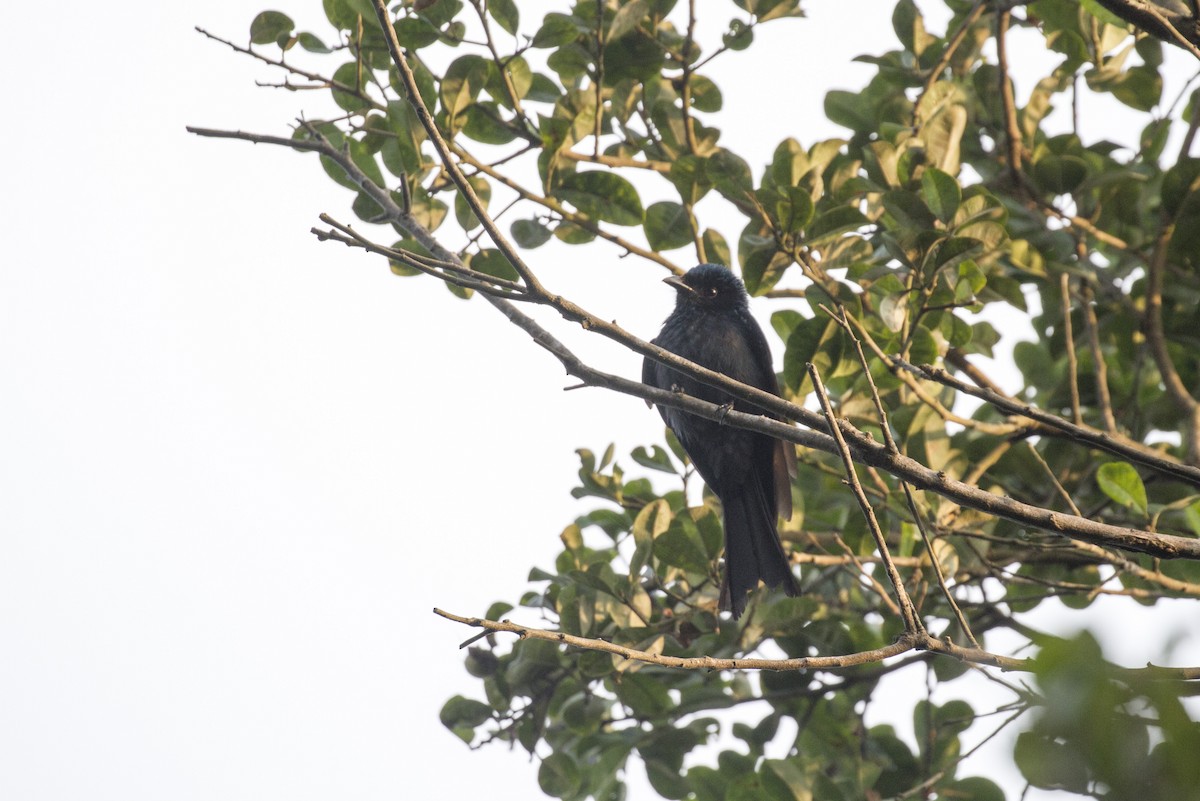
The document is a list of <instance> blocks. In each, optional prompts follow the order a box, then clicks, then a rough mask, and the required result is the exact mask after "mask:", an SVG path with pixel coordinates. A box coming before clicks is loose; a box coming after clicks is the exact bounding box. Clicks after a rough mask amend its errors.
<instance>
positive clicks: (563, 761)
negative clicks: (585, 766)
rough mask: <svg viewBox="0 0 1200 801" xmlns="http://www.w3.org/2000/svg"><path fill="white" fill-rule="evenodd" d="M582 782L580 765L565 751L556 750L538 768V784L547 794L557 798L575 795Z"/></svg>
mask: <svg viewBox="0 0 1200 801" xmlns="http://www.w3.org/2000/svg"><path fill="white" fill-rule="evenodd" d="M582 784H583V776H582V775H581V774H580V772H579V765H577V764H576V763H575V760H574V759H572V758H571V756H570V755H569V754H567V753H566V752H564V751H555V752H554V753H553V754H551V755H550V756H548V757H546V758H545V759H543V760H542V764H541V767H539V768H538V786H539V787H541V788H542V792H543V793H545V794H546V795H550V796H554V797H555V798H566V797H567V796H573V795H575V794H576V793H577V792H578V791H579V788H580V786H581V785H582Z"/></svg>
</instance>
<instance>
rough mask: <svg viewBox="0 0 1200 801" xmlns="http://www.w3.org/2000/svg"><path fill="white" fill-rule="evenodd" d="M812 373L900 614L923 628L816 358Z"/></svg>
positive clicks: (912, 628) (907, 626) (911, 627)
mask: <svg viewBox="0 0 1200 801" xmlns="http://www.w3.org/2000/svg"><path fill="white" fill-rule="evenodd" d="M808 377H809V379H810V380H811V381H812V385H813V392H815V393H816V395H817V399H818V400H819V401H820V403H821V411H822V412H824V413H825V419H826V420H827V421H828V422H829V430H830V431H832V432H833V439H834V441H835V442H837V448H838V455H839V456H841V457H842V465H843V466H844V467H845V470H846V480H847V482H848V483H849V484H850V490H851V491H852V492H853V493H854V499H855V500H856V501H858V506H859V508H860V509H862V513H863V517H865V518H866V520H867V528H868V529H870V531H871V536H872V537H874V538H875V547H876V549H878V551H879V558H880V559H882V560H883V567H884V570H885V571H886V572H887V576H888V580H890V581H891V582H892V589H893V590H894V591H895V593H896V602H897V603H898V604H899V606H900V617H902V618H903V619H904V630H905V631H908V632H912V633H917V632H923V631H924V630H925V627H924V626H922V625H921V620H920V617H918V615H917V610H916V608H915V607H913V602H912V599H911V598H909V597H908V590H907V589H905V587H904V579H902V578H901V577H900V571H898V570H897V569H896V564H895V563H894V562H893V561H892V554H891V551H890V550H889V549H888V545H887V539H886V538H885V537H884V536H883V530H882V529H880V528H879V521H878V520H877V519H876V518H875V509H874V507H872V506H871V502H870V501H869V500H867V495H866V493H865V492H863V488H862V484H860V483H859V481H858V474H857V473H855V471H854V457H853V456H851V455H850V448H849V447H848V446H847V445H846V440H845V439H844V438H843V437H842V431H841V426H840V421H839V420H838V418H837V416H836V415H835V414H834V413H833V405H832V404H831V403H830V402H829V395H828V393H826V392H825V385H824V384H823V383H822V382H821V374H820V373H818V372H817V368H816V366H814V365H813V363H812V362H809V363H808ZM883 425H885V426H886V425H887V423H886V422H884V423H883Z"/></svg>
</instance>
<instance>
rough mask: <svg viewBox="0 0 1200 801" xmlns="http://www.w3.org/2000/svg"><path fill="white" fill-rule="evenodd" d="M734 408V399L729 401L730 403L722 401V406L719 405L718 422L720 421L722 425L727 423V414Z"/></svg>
mask: <svg viewBox="0 0 1200 801" xmlns="http://www.w3.org/2000/svg"><path fill="white" fill-rule="evenodd" d="M732 410H733V401H729V403H722V404H721V405H720V406H718V407H717V415H718V416H717V422H718V423H720V424H721V425H725V415H727V414H729V412H730V411H732Z"/></svg>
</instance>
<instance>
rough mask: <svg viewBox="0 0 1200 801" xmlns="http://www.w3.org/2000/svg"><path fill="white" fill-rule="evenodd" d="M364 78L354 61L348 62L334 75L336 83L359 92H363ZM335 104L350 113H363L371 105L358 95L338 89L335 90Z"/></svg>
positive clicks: (335, 71)
mask: <svg viewBox="0 0 1200 801" xmlns="http://www.w3.org/2000/svg"><path fill="white" fill-rule="evenodd" d="M362 77H363V76H362V75H361V74H360V70H359V66H358V64H356V63H354V62H353V61H348V62H346V63H345V64H343V65H342V66H340V67H338V68H337V69H336V70H334V73H333V80H334V81H335V82H336V83H339V84H341V85H342V86H347V87H350V88H351V89H357V90H358V91H359V92H362V88H363V83H362V80H361V78H362ZM333 102H335V103H337V104H338V105H339V106H341V107H342V108H344V109H345V110H346V111H350V112H362V111H366V110H367V109H368V108H370V104H369V103H368V102H367V101H366V100H364V99H362V98H361V97H359V96H358V95H356V94H351V93H350V92H343V91H340V90H338V89H334V90H333Z"/></svg>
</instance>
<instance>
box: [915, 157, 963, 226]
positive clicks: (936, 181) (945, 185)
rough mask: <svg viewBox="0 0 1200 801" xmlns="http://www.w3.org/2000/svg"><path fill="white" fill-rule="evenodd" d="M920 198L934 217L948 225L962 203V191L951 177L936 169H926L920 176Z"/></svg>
mask: <svg viewBox="0 0 1200 801" xmlns="http://www.w3.org/2000/svg"><path fill="white" fill-rule="evenodd" d="M921 196H922V197H923V198H924V199H925V205H926V206H928V207H929V210H930V211H932V212H933V213H934V216H936V217H937V218H938V219H939V220H941V221H942V222H944V223H949V222H950V221H951V220H953V219H954V214H955V212H957V211H958V204H959V203H961V202H962V189H960V188H959V186H958V181H956V180H954V178H953V176H951V175H949V174H948V173H944V172H942V171H941V170H939V169H937V168H936V167H927V168H925V172H924V173H922V174H921Z"/></svg>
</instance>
